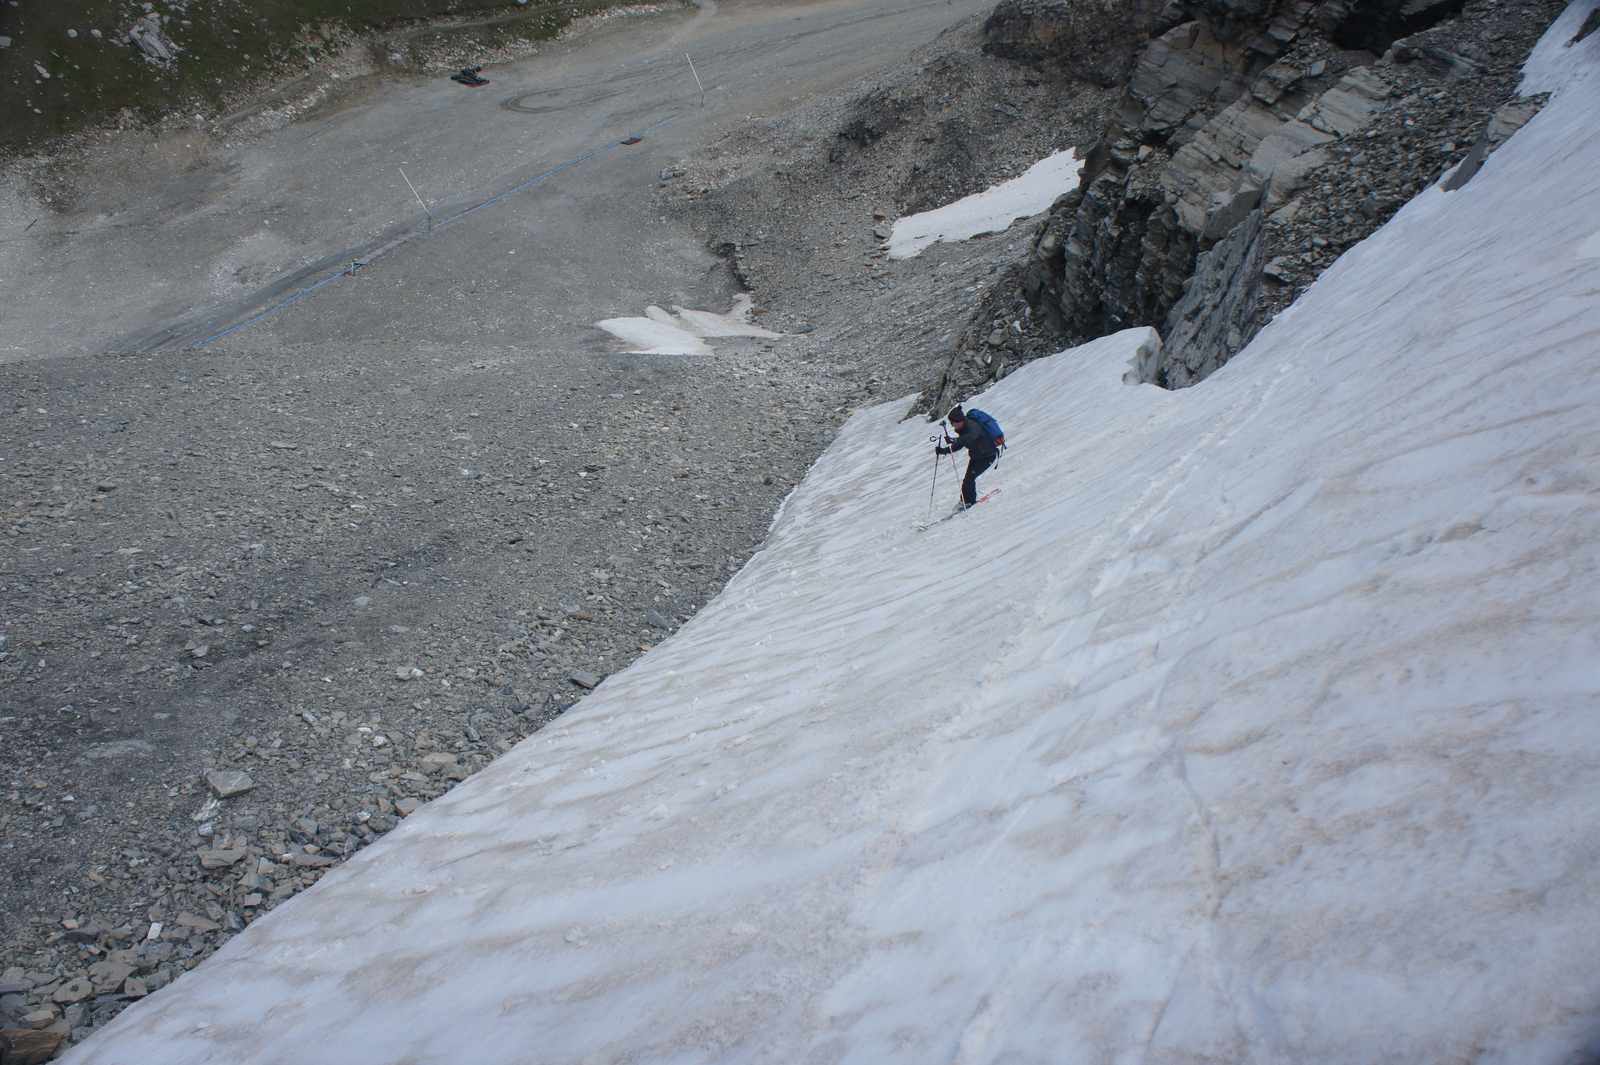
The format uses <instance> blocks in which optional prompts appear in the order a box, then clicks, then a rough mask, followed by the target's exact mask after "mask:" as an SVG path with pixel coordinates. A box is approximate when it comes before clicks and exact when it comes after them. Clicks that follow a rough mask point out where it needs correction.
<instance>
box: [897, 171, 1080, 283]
mask: <svg viewBox="0 0 1600 1065" xmlns="http://www.w3.org/2000/svg"><path fill="white" fill-rule="evenodd" d="M1082 169H1083V160H1081V159H1079V158H1077V156H1076V155H1075V154H1074V152H1073V150H1072V149H1070V148H1069V149H1067V150H1066V151H1063V152H1056V153H1055V154H1054V155H1050V156H1046V157H1045V158H1043V159H1041V160H1039V161H1038V162H1037V163H1034V164H1033V165H1032V166H1031V167H1029V168H1028V169H1027V171H1025V172H1024V173H1023V174H1022V175H1021V176H1019V177H1014V178H1012V179H1011V180H1010V181H1005V182H1002V183H1000V184H999V185H996V186H995V187H994V188H992V189H985V190H983V191H982V192H978V193H974V194H973V195H971V196H968V197H966V198H965V199H960V200H957V201H956V202H955V203H950V204H946V205H945V206H943V207H938V208H935V209H934V210H932V211H924V212H923V213H921V214H913V215H907V216H906V217H904V218H902V219H900V220H899V221H897V222H896V223H895V224H894V229H893V231H891V233H890V234H889V242H888V247H889V258H891V259H909V258H911V257H912V256H915V255H917V254H919V253H920V252H921V251H922V249H924V248H926V247H927V246H928V245H930V244H934V243H937V242H938V241H941V240H947V241H956V240H966V239H968V238H969V237H976V236H980V235H982V234H984V233H999V232H1001V231H1003V230H1005V229H1007V228H1009V227H1010V225H1011V223H1012V222H1015V221H1016V220H1017V219H1019V218H1027V217H1029V216H1031V215H1036V214H1038V213H1039V212H1040V211H1042V210H1044V209H1045V208H1046V207H1049V206H1050V205H1051V204H1052V203H1054V202H1055V199H1056V197H1058V196H1063V195H1065V194H1067V193H1069V192H1071V191H1072V190H1073V188H1075V187H1076V186H1077V184H1078V174H1079V172H1080V171H1081V170H1082Z"/></svg>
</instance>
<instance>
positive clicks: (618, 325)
mask: <svg viewBox="0 0 1600 1065" xmlns="http://www.w3.org/2000/svg"><path fill="white" fill-rule="evenodd" d="M753 306H754V304H753V302H752V300H751V298H750V296H749V295H748V294H746V293H740V294H739V295H737V296H735V297H734V298H733V309H732V310H730V311H729V312H728V313H727V314H716V313H714V312H712V311H697V310H693V309H692V308H688V307H676V306H675V307H673V308H672V313H668V312H667V311H664V310H662V309H661V308H660V307H655V306H651V307H646V308H645V311H644V315H645V316H644V317H643V318H607V319H605V320H604V321H600V322H596V323H595V325H596V326H598V327H599V328H601V329H604V330H605V331H606V332H608V333H610V334H611V335H612V336H614V337H616V338H617V339H618V340H620V341H622V342H623V343H624V344H628V345H631V346H630V347H629V348H627V350H628V351H629V352H630V353H631V354H634V355H709V354H711V350H712V349H711V345H709V344H707V343H706V342H705V339H704V338H707V337H760V338H763V339H768V340H775V339H777V338H778V337H781V336H782V335H783V334H782V333H774V332H772V331H771V330H768V329H762V328H761V327H760V326H758V325H754V324H752V323H751V321H750V313H751V310H752V309H753Z"/></svg>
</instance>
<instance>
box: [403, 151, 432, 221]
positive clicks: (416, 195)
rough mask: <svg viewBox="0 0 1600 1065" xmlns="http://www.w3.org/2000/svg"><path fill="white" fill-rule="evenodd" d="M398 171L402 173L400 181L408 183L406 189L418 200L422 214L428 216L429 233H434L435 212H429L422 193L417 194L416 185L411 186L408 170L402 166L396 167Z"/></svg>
mask: <svg viewBox="0 0 1600 1065" xmlns="http://www.w3.org/2000/svg"><path fill="white" fill-rule="evenodd" d="M396 169H397V170H399V171H400V179H401V180H402V181H404V182H405V183H406V188H408V189H410V190H411V195H413V196H415V197H416V198H417V206H419V207H421V208H422V213H423V214H425V215H427V216H428V230H429V232H432V231H433V212H432V211H430V210H428V205H427V204H425V203H423V202H422V195H421V193H419V192H417V187H416V186H415V185H413V184H411V179H410V178H408V177H406V168H405V167H403V166H402V167H396Z"/></svg>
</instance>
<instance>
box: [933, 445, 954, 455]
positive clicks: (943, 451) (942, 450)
mask: <svg viewBox="0 0 1600 1065" xmlns="http://www.w3.org/2000/svg"><path fill="white" fill-rule="evenodd" d="M933 453H934V454H935V455H948V454H950V449H949V448H947V447H945V446H944V445H942V444H940V445H938V446H936V447H935V448H934V449H933Z"/></svg>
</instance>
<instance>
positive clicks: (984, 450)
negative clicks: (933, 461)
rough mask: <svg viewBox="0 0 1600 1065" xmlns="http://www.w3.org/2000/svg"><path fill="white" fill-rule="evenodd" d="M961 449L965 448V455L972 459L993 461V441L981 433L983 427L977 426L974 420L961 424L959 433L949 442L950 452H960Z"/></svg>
mask: <svg viewBox="0 0 1600 1065" xmlns="http://www.w3.org/2000/svg"><path fill="white" fill-rule="evenodd" d="M962 448H966V449H967V454H969V455H971V456H972V457H973V458H974V459H989V460H990V461H991V462H992V461H994V456H995V448H994V441H993V440H990V439H989V434H988V433H986V432H984V431H983V426H981V425H979V424H978V419H976V418H968V419H967V420H966V421H964V422H962V423H961V431H960V432H959V433H957V434H956V436H955V439H953V440H951V441H950V450H951V451H960V450H961V449H962Z"/></svg>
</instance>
